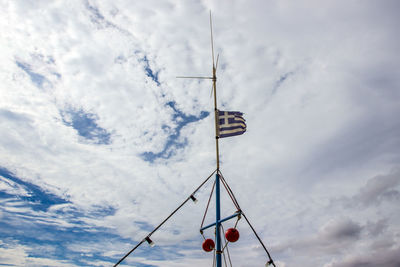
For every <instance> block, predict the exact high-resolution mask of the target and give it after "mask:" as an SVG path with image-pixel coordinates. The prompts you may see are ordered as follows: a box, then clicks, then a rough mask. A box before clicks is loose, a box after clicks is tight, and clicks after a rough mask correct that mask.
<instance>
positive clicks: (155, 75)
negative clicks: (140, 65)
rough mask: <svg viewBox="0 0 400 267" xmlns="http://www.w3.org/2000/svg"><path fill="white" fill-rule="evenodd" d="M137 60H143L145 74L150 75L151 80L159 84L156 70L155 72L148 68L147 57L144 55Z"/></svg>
mask: <svg viewBox="0 0 400 267" xmlns="http://www.w3.org/2000/svg"><path fill="white" fill-rule="evenodd" d="M139 61H143V62H144V70H145V72H146V76H147V77H150V78H151V79H152V80H153V82H155V83H156V84H157V85H158V86H159V85H160V81H159V80H158V71H157V72H153V70H152V69H151V68H150V63H149V60H148V59H147V57H146V56H144V57H143V58H142V59H140V60H139Z"/></svg>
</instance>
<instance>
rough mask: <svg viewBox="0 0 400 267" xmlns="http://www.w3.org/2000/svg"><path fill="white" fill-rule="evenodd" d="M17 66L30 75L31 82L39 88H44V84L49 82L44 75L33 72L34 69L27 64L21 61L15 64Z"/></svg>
mask: <svg viewBox="0 0 400 267" xmlns="http://www.w3.org/2000/svg"><path fill="white" fill-rule="evenodd" d="M15 63H16V64H17V66H18V67H19V68H20V69H22V70H23V71H25V72H26V74H28V75H29V77H30V78H31V81H32V82H33V83H34V84H35V85H36V86H37V87H39V88H42V87H43V84H44V83H45V82H48V80H47V79H46V77H44V76H43V75H41V74H39V73H36V72H34V71H32V68H31V66H30V65H29V64H26V63H22V62H19V61H16V62H15Z"/></svg>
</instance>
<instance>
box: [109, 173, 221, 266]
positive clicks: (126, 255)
mask: <svg viewBox="0 0 400 267" xmlns="http://www.w3.org/2000/svg"><path fill="white" fill-rule="evenodd" d="M216 171H217V170H215V171H213V172H212V173H211V174H210V176H208V177H207V179H205V180H204V181H203V182H202V183H201V184H200V185H199V187H197V188H196V190H194V191H193V193H192V194H190V195H189V197H188V198H187V199H186V200H185V201H183V203H182V204H181V205H179V207H177V208H176V209H175V210H174V211H173V212H172V213H171V214H170V215H168V217H167V218H166V219H165V220H164V221H162V223H160V224H159V225H158V226H157V227H156V228H154V230H153V231H151V232H150V233H149V234H148V235H147V236H146V237H145V238H144V239H143V240H142V241H140V242H139V243H138V244H137V245H136V246H135V247H134V248H132V249H131V250H130V251H129V252H128V253H127V254H125V256H123V257H122V258H121V259H120V260H119V261H118V262H117V263H116V264H115V265H114V267H116V266H118V265H119V264H120V263H121V262H122V261H123V260H125V259H126V257H128V256H129V255H130V254H131V253H132V252H133V251H134V250H135V249H137V248H138V247H139V246H140V245H141V244H143V242H145V241H146V238H150V236H151V235H152V234H153V233H154V232H155V231H157V230H158V229H159V228H160V227H161V226H162V225H163V224H164V223H165V222H166V221H168V220H169V218H171V217H172V215H174V214H175V213H176V212H177V211H178V210H179V209H180V208H182V206H183V205H185V204H186V202H188V201H189V199H191V197H192V196H193V195H194V194H195V193H196V192H197V191H199V189H200V188H201V187H202V186H203V185H204V184H205V183H206V182H207V181H208V180H209V179H210V178H211V176H213V175H214V173H215V172H216Z"/></svg>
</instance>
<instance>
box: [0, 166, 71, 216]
mask: <svg viewBox="0 0 400 267" xmlns="http://www.w3.org/2000/svg"><path fill="white" fill-rule="evenodd" d="M0 181H2V182H3V183H6V184H7V185H8V186H10V187H11V188H14V189H17V187H19V188H20V189H22V190H24V192H25V193H26V194H23V195H19V196H18V199H20V200H22V201H24V202H29V203H31V204H30V205H31V207H32V209H33V210H41V211H46V210H47V209H48V208H49V207H50V206H52V205H56V204H65V203H68V201H66V200H64V199H62V198H60V197H58V196H56V195H54V194H52V193H50V192H47V191H45V190H43V189H42V188H40V187H39V186H37V185H34V184H32V183H29V182H25V181H23V180H21V179H19V178H18V177H16V176H14V175H13V174H12V173H11V172H9V171H8V170H7V169H4V168H2V167H0ZM0 197H1V198H9V197H12V195H11V194H10V193H9V192H7V191H4V190H3V191H2V190H0Z"/></svg>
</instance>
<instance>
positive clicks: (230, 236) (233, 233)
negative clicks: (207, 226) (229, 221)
mask: <svg viewBox="0 0 400 267" xmlns="http://www.w3.org/2000/svg"><path fill="white" fill-rule="evenodd" d="M225 237H226V240H228V241H229V242H232V243H233V242H236V241H238V239H239V231H238V230H236V229H235V228H229V229H228V230H226V232H225Z"/></svg>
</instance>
